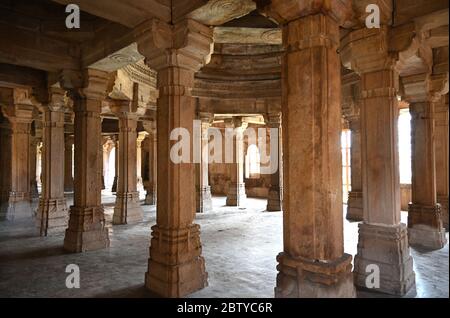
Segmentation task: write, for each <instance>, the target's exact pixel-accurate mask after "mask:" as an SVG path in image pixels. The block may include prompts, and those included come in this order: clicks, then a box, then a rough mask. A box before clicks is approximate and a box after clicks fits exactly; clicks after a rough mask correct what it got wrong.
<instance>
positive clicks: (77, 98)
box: [63, 69, 109, 253]
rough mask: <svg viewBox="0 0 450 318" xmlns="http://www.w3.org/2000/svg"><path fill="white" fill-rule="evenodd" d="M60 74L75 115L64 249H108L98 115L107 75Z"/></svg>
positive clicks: (97, 73)
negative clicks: (71, 184) (70, 196)
mask: <svg viewBox="0 0 450 318" xmlns="http://www.w3.org/2000/svg"><path fill="white" fill-rule="evenodd" d="M63 75H64V78H63V79H64V81H68V82H69V83H68V84H67V88H68V89H70V90H69V92H70V94H71V96H72V99H73V101H74V112H75V130H74V131H75V139H74V141H75V174H74V204H73V206H71V207H70V218H69V227H68V229H67V230H66V234H65V238H64V248H65V249H66V250H67V251H69V252H75V253H78V252H85V251H91V250H97V249H102V248H106V247H109V236H108V229H107V228H106V226H105V215H104V213H103V206H102V204H101V178H100V174H101V171H99V167H100V163H99V162H100V161H101V160H102V158H101V156H100V140H101V119H100V112H101V108H102V101H103V100H104V99H105V97H106V95H107V88H108V82H109V78H108V74H107V73H105V72H101V71H97V70H93V69H87V70H84V71H83V73H82V76H81V78H80V77H75V78H72V77H74V76H75V75H78V74H70V73H67V74H65V73H63ZM70 75H73V76H72V77H69V76H70ZM66 76H67V78H66ZM63 84H64V83H63ZM74 87H75V88H74Z"/></svg>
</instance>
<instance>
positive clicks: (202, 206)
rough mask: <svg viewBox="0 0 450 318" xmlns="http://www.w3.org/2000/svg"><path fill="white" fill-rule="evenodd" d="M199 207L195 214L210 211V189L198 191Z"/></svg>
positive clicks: (205, 188)
mask: <svg viewBox="0 0 450 318" xmlns="http://www.w3.org/2000/svg"><path fill="white" fill-rule="evenodd" d="M198 195H199V199H198V200H199V207H198V208H197V213H205V212H210V211H212V198H211V187H210V186H207V187H204V188H201V189H200V191H199V194H198Z"/></svg>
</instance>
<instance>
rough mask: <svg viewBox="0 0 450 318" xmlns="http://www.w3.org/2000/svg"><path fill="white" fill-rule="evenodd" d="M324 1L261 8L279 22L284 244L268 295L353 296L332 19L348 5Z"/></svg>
mask: <svg viewBox="0 0 450 318" xmlns="http://www.w3.org/2000/svg"><path fill="white" fill-rule="evenodd" d="M313 2H314V3H313ZM332 3H333V6H331V7H328V4H329V2H328V1H304V2H303V1H302V2H295V3H294V1H272V5H271V6H270V7H269V8H268V9H269V14H271V12H270V10H273V11H274V12H273V16H274V17H278V19H279V20H280V22H282V24H283V45H284V47H285V55H284V57H283V61H282V72H283V76H282V78H283V82H282V85H283V87H282V89H283V96H282V115H283V118H282V126H283V128H282V129H283V156H284V157H283V158H284V160H283V167H284V171H283V176H284V184H283V187H284V194H283V196H284V197H283V209H284V215H283V233H284V250H283V252H282V253H280V254H279V255H278V257H277V260H278V267H277V269H278V271H279V273H278V276H277V283H276V288H275V296H276V297H302V298H303V297H354V296H355V289H354V286H353V277H352V274H351V268H352V265H351V261H352V257H351V255H348V254H345V253H344V237H343V236H344V231H343V211H342V207H343V204H342V166H341V149H340V142H339V140H340V135H341V117H342V116H341V105H340V100H341V98H340V94H341V87H340V86H341V81H340V60H339V55H338V53H337V51H338V48H339V22H337V21H336V20H335V18H336V19H340V18H339V17H340V16H341V15H343V14H345V12H346V11H349V10H350V8H349V7H345V6H343V7H339V5H344V4H345V3H344V2H339V3H338V6H337V7H336V6H334V4H336V3H335V2H334V1H333V2H332ZM347 4H348V5H349V3H347ZM311 8H312V9H311ZM329 10H331V11H330V12H328V11H329ZM322 12H323V13H322Z"/></svg>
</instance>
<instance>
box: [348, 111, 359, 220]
mask: <svg viewBox="0 0 450 318" xmlns="http://www.w3.org/2000/svg"><path fill="white" fill-rule="evenodd" d="M349 123H350V131H351V134H352V136H351V138H352V144H351V148H350V152H351V153H350V166H351V182H352V191H350V192H349V194H348V202H347V216H346V218H347V220H350V221H358V222H359V221H362V220H363V194H362V176H361V124H360V120H359V117H356V118H349Z"/></svg>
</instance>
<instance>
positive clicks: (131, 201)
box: [110, 100, 143, 224]
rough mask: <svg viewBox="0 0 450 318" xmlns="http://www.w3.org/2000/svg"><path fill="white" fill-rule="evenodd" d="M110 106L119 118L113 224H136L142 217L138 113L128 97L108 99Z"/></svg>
mask: <svg viewBox="0 0 450 318" xmlns="http://www.w3.org/2000/svg"><path fill="white" fill-rule="evenodd" d="M110 107H111V110H112V112H113V113H115V114H116V116H117V117H118V118H119V176H118V177H119V179H118V181H117V192H116V205H115V207H114V215H113V224H131V223H136V222H140V221H142V219H143V211H142V208H141V204H140V202H139V192H138V191H137V168H136V165H137V160H136V156H137V142H136V139H137V133H136V128H137V115H136V114H135V113H134V112H133V111H132V110H131V101H128V100H111V102H110Z"/></svg>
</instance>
